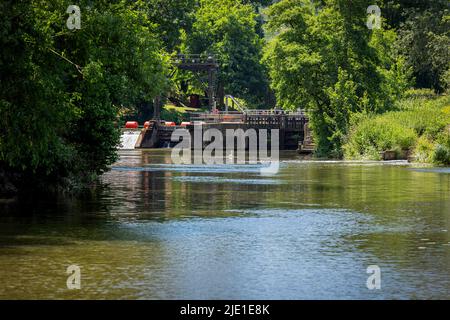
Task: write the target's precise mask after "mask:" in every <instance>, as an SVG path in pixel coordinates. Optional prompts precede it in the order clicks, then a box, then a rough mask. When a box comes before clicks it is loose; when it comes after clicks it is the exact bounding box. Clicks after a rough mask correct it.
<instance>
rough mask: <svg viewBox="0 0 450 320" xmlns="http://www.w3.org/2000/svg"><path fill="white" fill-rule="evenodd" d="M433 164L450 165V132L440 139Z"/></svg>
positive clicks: (442, 135)
mask: <svg viewBox="0 0 450 320" xmlns="http://www.w3.org/2000/svg"><path fill="white" fill-rule="evenodd" d="M433 162H434V163H436V164H441V165H450V131H447V132H445V133H443V134H441V135H440V136H439V137H438V139H437V145H436V148H435V150H434V153H433Z"/></svg>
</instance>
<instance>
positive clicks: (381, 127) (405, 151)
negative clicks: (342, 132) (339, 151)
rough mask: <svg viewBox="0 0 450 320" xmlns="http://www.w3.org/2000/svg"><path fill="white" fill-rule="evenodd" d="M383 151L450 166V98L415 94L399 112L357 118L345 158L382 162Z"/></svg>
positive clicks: (417, 92) (400, 156) (420, 91)
mask: <svg viewBox="0 0 450 320" xmlns="http://www.w3.org/2000/svg"><path fill="white" fill-rule="evenodd" d="M383 151H395V152H396V154H397V157H398V158H406V157H407V156H410V157H411V158H412V159H414V160H415V161H417V162H426V163H436V164H445V165H448V164H450V96H448V95H446V96H436V95H434V94H432V93H431V92H430V91H426V90H414V91H410V92H408V94H407V95H406V97H405V98H404V99H403V100H401V101H399V102H398V103H397V108H396V110H395V111H390V112H387V113H384V114H381V115H365V114H359V115H357V116H354V118H353V119H352V126H351V130H350V133H349V135H348V137H347V142H346V144H345V145H344V155H345V158H346V159H360V160H380V159H381V155H380V153H381V152H383Z"/></svg>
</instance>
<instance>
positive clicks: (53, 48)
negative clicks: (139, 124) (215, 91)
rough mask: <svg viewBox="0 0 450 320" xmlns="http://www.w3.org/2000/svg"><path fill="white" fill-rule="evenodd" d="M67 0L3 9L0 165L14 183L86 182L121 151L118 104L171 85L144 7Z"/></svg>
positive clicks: (7, 5) (12, 4) (136, 100)
mask: <svg viewBox="0 0 450 320" xmlns="http://www.w3.org/2000/svg"><path fill="white" fill-rule="evenodd" d="M79 6H80V8H81V11H82V22H81V23H82V24H81V30H76V31H70V30H68V29H67V27H66V19H67V14H66V8H67V4H66V3H65V2H64V1H62V0H58V1H57V0H55V1H52V2H47V1H43V0H35V1H31V2H28V3H23V2H15V1H4V2H2V3H1V5H0V9H1V10H2V12H3V13H4V15H5V17H4V19H2V21H1V22H0V35H1V36H0V44H1V45H2V48H4V49H2V52H1V54H0V74H1V78H0V127H1V128H0V171H2V172H3V174H2V176H3V177H2V178H3V179H6V178H7V179H11V178H14V180H15V182H16V184H17V185H20V183H21V182H26V184H27V185H31V186H33V184H34V183H40V184H41V185H42V186H46V185H48V183H49V182H51V183H50V184H51V185H54V184H58V183H60V182H62V181H67V179H71V180H74V181H81V180H89V178H91V177H92V175H95V174H100V173H102V172H104V171H105V170H107V169H108V165H110V164H111V163H112V162H113V161H114V160H115V159H116V146H117V144H118V142H119V134H120V133H119V128H118V126H117V120H118V111H119V109H120V108H122V107H123V106H130V105H133V104H136V103H139V102H141V101H151V99H152V97H154V96H155V95H156V94H158V93H159V92H160V91H161V90H162V89H163V88H164V86H165V83H166V80H165V74H166V72H165V68H166V65H167V63H166V60H165V59H166V58H164V55H163V52H162V51H161V46H160V43H159V42H158V40H157V39H156V36H155V33H154V32H153V30H152V29H151V23H150V22H149V20H148V17H147V16H146V14H145V12H143V11H142V10H141V9H140V7H139V6H137V5H135V4H133V3H132V2H127V1H116V2H114V3H110V2H109V1H99V2H96V3H95V4H93V3H92V2H91V1H88V0H86V1H81V3H80V5H79Z"/></svg>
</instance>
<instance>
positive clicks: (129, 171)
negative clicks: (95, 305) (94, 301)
mask: <svg viewBox="0 0 450 320" xmlns="http://www.w3.org/2000/svg"><path fill="white" fill-rule="evenodd" d="M282 156H283V157H284V158H283V162H282V166H281V168H280V172H279V173H278V174H277V175H275V176H272V177H269V178H268V177H263V176H261V175H260V174H259V169H258V166H255V165H253V166H248V167H247V166H243V165H223V166H213V167H211V168H208V167H207V166H195V165H191V166H177V165H173V164H171V161H170V150H151V151H123V152H121V158H120V160H119V162H118V163H116V164H115V165H114V168H113V170H112V171H111V172H109V173H107V174H106V175H105V176H104V177H103V183H104V184H103V185H102V186H99V187H98V188H97V189H94V190H92V191H90V192H89V193H87V194H85V195H84V196H82V197H79V198H76V199H74V198H69V199H68V198H56V199H55V198H50V199H43V198H39V199H27V200H25V199H21V200H20V201H18V202H15V203H3V204H0V208H1V210H2V214H1V216H0V283H1V284H2V286H1V287H0V298H100V299H101V298H113V299H114V298H129V299H136V298H150V299H159V298H168V299H173V298H185V299H196V298H205V299H213V298H220V299H235V298H236V299H252V298H256V299H259V298H261V299H315V298H322V299H323V298H325V299H326V298H338V299H340V298H356V299H366V298H367V299H383V298H399V299H408V298H436V299H441V298H449V297H450V294H449V291H450V271H449V270H450V268H449V265H450V250H449V249H450V236H449V232H448V230H449V229H450V225H449V224H450V192H449V191H450V174H448V172H447V171H446V170H445V169H438V170H434V169H431V168H430V169H423V168H419V169H415V168H412V167H411V166H409V165H407V164H406V163H404V162H395V163H390V164H388V165H386V164H380V163H360V162H353V163H342V162H317V161H309V162H307V161H299V160H298V159H297V155H296V154H295V153H283V154H282ZM70 264H77V265H80V266H81V268H82V289H81V290H80V291H70V290H68V289H67V288H66V286H65V281H66V277H67V275H66V274H65V270H66V268H67V266H68V265H70ZM372 264H377V265H379V266H380V267H381V270H382V289H381V290H379V291H370V290H368V289H367V288H366V279H367V276H368V275H367V274H366V268H367V266H369V265H372Z"/></svg>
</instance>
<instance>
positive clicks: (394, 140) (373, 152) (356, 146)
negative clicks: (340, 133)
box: [344, 116, 417, 160]
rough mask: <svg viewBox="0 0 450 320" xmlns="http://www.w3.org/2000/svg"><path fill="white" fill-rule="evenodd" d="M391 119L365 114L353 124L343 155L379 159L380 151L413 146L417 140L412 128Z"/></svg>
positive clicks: (351, 157)
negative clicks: (365, 115) (364, 116)
mask: <svg viewBox="0 0 450 320" xmlns="http://www.w3.org/2000/svg"><path fill="white" fill-rule="evenodd" d="M360 120H361V119H360ZM391 120H392V119H390V117H385V116H378V117H371V116H367V117H366V118H365V119H363V120H362V121H360V122H359V123H358V124H357V125H355V126H353V128H352V130H351V132H350V138H349V140H348V143H347V144H345V145H344V154H345V157H346V158H350V159H364V160H369V159H370V160H379V159H380V155H379V153H380V152H382V151H386V150H396V151H397V152H400V151H402V150H407V149H410V148H411V147H413V146H414V144H415V142H416V140H417V134H416V133H415V132H414V130H412V129H410V128H405V127H403V126H402V125H400V124H399V123H397V122H392V121H391Z"/></svg>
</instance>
